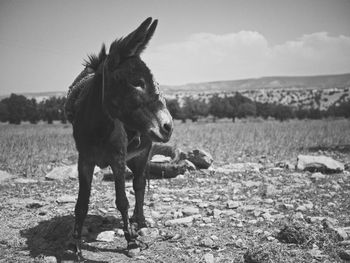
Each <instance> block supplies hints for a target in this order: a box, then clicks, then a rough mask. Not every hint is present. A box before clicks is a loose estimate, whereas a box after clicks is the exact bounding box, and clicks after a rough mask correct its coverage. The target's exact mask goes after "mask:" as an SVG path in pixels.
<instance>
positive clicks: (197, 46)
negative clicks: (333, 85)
mask: <svg viewBox="0 0 350 263" xmlns="http://www.w3.org/2000/svg"><path fill="white" fill-rule="evenodd" d="M144 59H145V61H147V63H148V65H149V66H150V68H151V69H152V71H153V72H154V75H155V77H156V78H157V79H158V81H159V82H160V83H162V84H182V83H188V82H202V81H213V80H224V79H240V78H249V77H259V76H271V75H316V74H336V73H343V72H350V37H347V36H337V37H333V36H329V35H328V33H326V32H318V33H313V34H309V35H304V36H302V37H300V38H298V39H296V40H292V41H287V42H285V43H283V44H280V45H271V44H269V42H268V40H267V39H266V38H265V37H264V36H263V35H262V34H260V33H258V32H255V31H240V32H238V33H230V34H224V35H216V34H210V33H199V34H194V35H191V36H190V37H189V38H188V39H186V40H185V41H183V42H177V43H171V44H166V45H163V46H158V47H156V48H153V49H152V48H150V49H149V50H148V51H147V52H145V55H144Z"/></svg>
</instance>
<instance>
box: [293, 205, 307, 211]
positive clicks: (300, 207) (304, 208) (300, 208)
mask: <svg viewBox="0 0 350 263" xmlns="http://www.w3.org/2000/svg"><path fill="white" fill-rule="evenodd" d="M296 210H297V211H300V212H305V211H306V210H307V208H306V207H305V206H304V205H300V206H298V207H297V209H296Z"/></svg>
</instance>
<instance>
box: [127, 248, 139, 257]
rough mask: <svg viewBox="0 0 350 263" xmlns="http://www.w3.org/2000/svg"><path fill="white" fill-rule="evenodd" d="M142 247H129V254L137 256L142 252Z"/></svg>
mask: <svg viewBox="0 0 350 263" xmlns="http://www.w3.org/2000/svg"><path fill="white" fill-rule="evenodd" d="M140 252H141V249H140V248H139V247H137V248H133V249H129V250H128V256H129V257H131V258H133V257H136V256H137V255H138V254H140Z"/></svg>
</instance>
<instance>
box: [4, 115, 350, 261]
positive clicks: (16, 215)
mask: <svg viewBox="0 0 350 263" xmlns="http://www.w3.org/2000/svg"><path fill="white" fill-rule="evenodd" d="M71 133H72V129H71V127H70V125H62V124H54V125H46V124H40V125H29V124H24V125H20V126H11V125H0V165H1V167H0V170H6V171H8V172H10V173H12V174H15V175H17V176H18V177H20V178H22V177H28V178H31V179H33V180H32V181H30V182H26V183H24V182H16V181H15V180H10V181H8V182H5V183H3V184H0V218H1V224H0V233H1V234H0V262H1V263H2V262H73V261H72V260H73V259H74V255H73V254H72V253H71V252H69V251H67V250H66V242H67V241H68V240H69V237H70V232H71V229H72V224H73V220H74V218H73V211H74V205H75V203H74V202H75V201H74V198H75V197H76V196H77V191H78V182H77V180H65V181H63V182H60V181H45V180H44V175H45V174H46V173H47V172H48V171H50V170H51V169H52V168H53V167H55V166H60V165H62V164H72V163H75V162H76V159H77V155H76V152H75V148H74V143H73V139H72V136H71ZM170 143H171V144H174V145H176V146H177V147H180V148H182V149H183V150H190V149H194V148H204V149H206V150H207V151H208V152H210V153H211V154H212V155H213V157H214V166H215V167H220V165H222V164H225V163H234V162H260V163H261V165H262V168H261V169H260V170H258V171H257V170H249V169H248V170H246V171H243V172H237V173H220V172H214V171H209V170H197V171H192V172H190V173H186V174H185V175H181V176H178V177H177V178H174V179H167V180H152V181H151V182H150V187H149V190H148V191H147V193H146V197H145V215H146V218H147V221H148V224H149V225H150V226H151V227H150V228H149V229H148V231H146V234H145V235H144V236H142V237H140V239H141V240H142V241H143V242H144V244H145V247H144V248H143V249H142V251H141V252H140V254H139V255H137V256H136V257H135V258H129V257H127V256H126V253H125V247H126V242H125V239H124V237H123V236H121V235H119V234H118V233H119V232H120V228H121V220H120V215H119V212H118V211H116V209H115V205H114V185H113V183H111V182H107V181H104V180H102V176H101V175H100V174H97V175H96V176H95V177H94V183H93V187H92V197H91V202H90V210H89V216H88V218H87V221H86V224H85V225H86V229H85V232H84V233H85V234H84V240H85V241H86V242H85V243H84V245H83V254H84V256H85V258H86V259H87V262H150V263H151V262H205V263H226V262H237V263H291V262H294V263H299V262H304V263H309V262H323V263H326V262H327V263H332V262H347V261H345V258H346V257H347V256H346V255H349V254H346V253H350V242H349V239H350V233H348V235H349V236H348V237H345V238H344V236H343V237H341V236H339V233H338V232H336V231H335V230H334V229H335V228H339V229H348V230H350V220H349V218H350V212H349V211H350V206H349V200H350V173H349V171H344V172H343V173H339V174H327V175H324V176H321V177H313V176H312V174H311V173H310V172H301V171H295V170H288V169H285V168H280V167H278V166H277V165H276V163H278V162H279V161H283V160H289V161H290V162H295V161H296V156H297V155H298V154H300V153H311V154H325V155H328V156H332V157H334V158H335V159H337V160H339V161H342V162H344V163H349V162H350V121H349V120H322V121H289V122H284V123H280V122H275V121H267V122H247V123H243V122H237V123H232V122H229V121H228V122H224V121H223V122H217V123H185V124H183V123H176V129H175V131H174V136H173V138H172V140H171V142H170ZM126 191H127V196H128V198H129V201H130V205H131V210H130V213H131V212H132V208H133V205H134V195H133V190H132V187H131V182H128V183H127V188H126ZM62 197H66V201H62V199H61V198H62ZM186 209H187V210H186ZM189 217H192V218H190V219H191V220H190V221H186V222H184V223H182V224H176V223H174V224H173V223H169V222H171V220H173V219H177V220H182V219H186V218H187V219H188V218H189ZM169 220H170V221H169ZM325 224H332V225H333V226H334V227H331V228H330V227H325ZM106 230H113V231H115V232H116V233H117V234H116V236H115V237H114V238H113V240H111V241H109V242H103V241H98V240H96V236H97V234H98V233H100V232H102V231H106ZM343 235H344V233H343ZM344 239H345V240H344ZM346 251H347V252H346ZM50 260H51V261H50Z"/></svg>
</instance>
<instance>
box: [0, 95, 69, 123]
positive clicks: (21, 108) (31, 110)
mask: <svg viewBox="0 0 350 263" xmlns="http://www.w3.org/2000/svg"><path fill="white" fill-rule="evenodd" d="M65 103H66V98H65V97H50V98H49V99H46V100H43V101H41V102H39V103H38V102H37V101H36V100H35V99H28V98H26V97H25V96H23V95H17V94H11V95H10V97H8V98H5V99H2V100H1V101H0V121H1V122H9V123H11V124H20V123H21V122H22V121H29V122H30V123H37V122H38V121H40V120H42V121H47V122H48V123H50V124H51V123H53V121H56V120H58V121H61V122H62V123H66V122H67V118H66V116H65V114H64V104H65Z"/></svg>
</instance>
